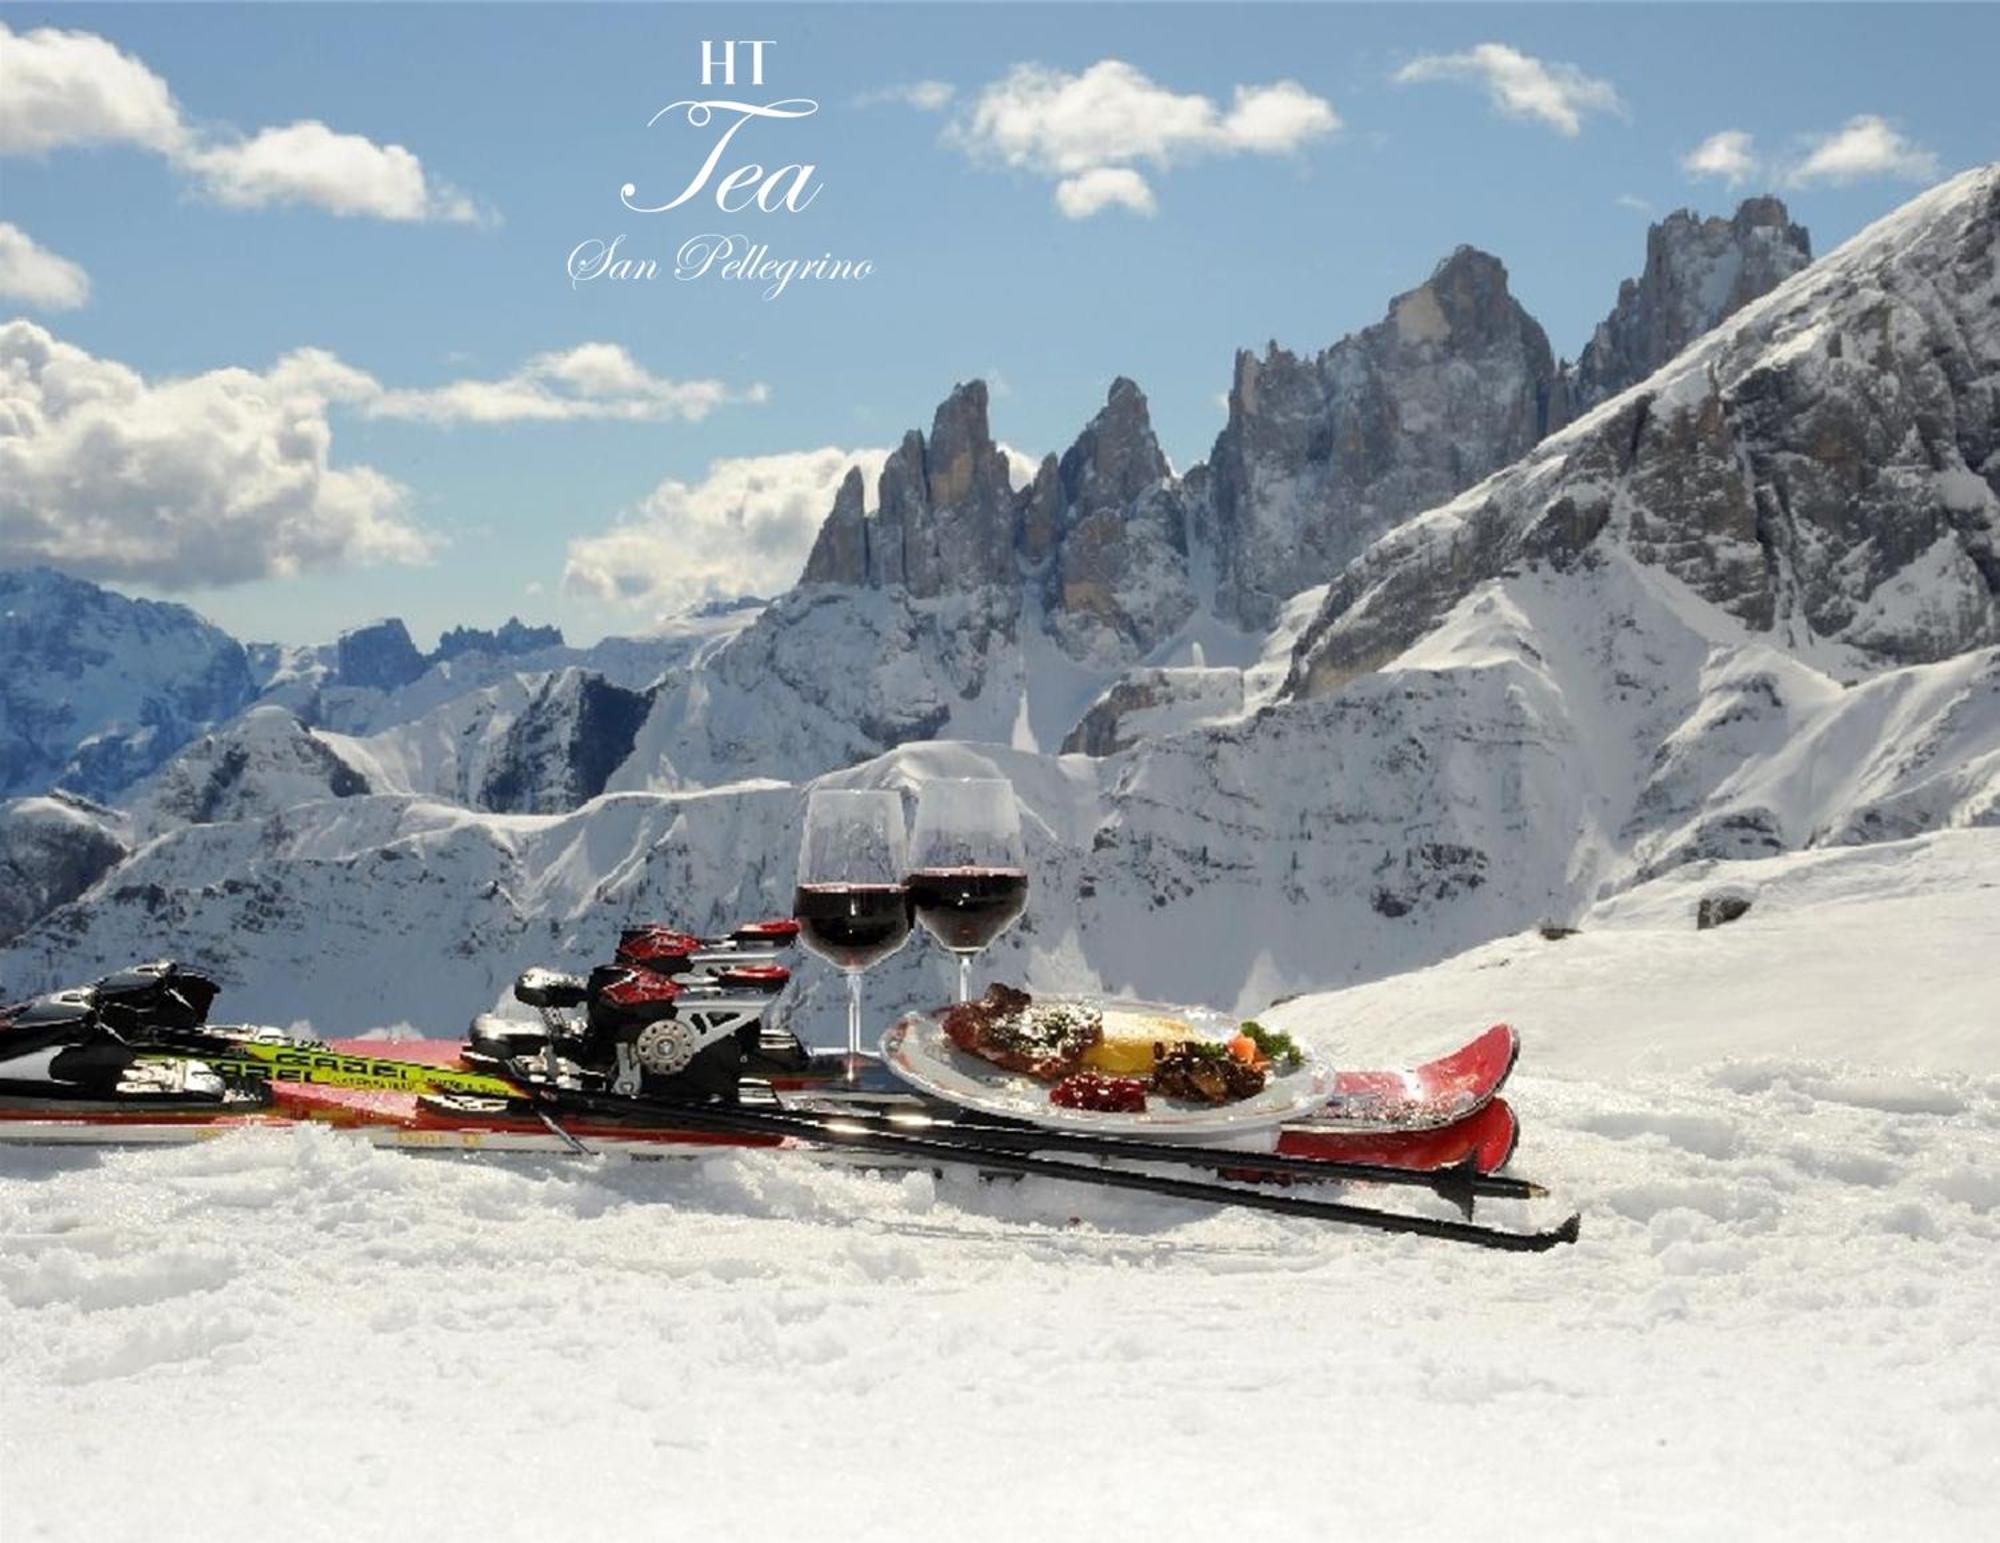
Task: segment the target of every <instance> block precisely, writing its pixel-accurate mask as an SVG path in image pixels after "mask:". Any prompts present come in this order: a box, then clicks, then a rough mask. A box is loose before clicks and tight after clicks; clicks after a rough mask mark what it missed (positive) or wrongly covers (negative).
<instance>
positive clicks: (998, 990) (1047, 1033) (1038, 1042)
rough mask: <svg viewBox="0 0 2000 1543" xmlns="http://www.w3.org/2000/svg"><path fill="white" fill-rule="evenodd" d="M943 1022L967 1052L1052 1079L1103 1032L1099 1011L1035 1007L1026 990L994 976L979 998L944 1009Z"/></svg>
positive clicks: (950, 1036)
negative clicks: (1019, 989)
mask: <svg viewBox="0 0 2000 1543" xmlns="http://www.w3.org/2000/svg"><path fill="white" fill-rule="evenodd" d="M943 1028H944V1032H945V1035H946V1037H947V1038H948V1039H950V1040H951V1042H952V1043H953V1044H954V1045H956V1046H958V1048H959V1049H961V1050H963V1051H965V1052H966V1053H967V1054H968V1055H976V1056H979V1057H981V1058H982V1059H984V1060H988V1061H991V1062H992V1063H993V1064H994V1065H995V1066H1002V1067H1005V1068H1006V1069H1007V1070H1008V1071H1011V1072H1025V1073H1026V1074H1027V1075H1028V1076H1030V1077H1038V1078H1040V1079H1041V1080H1043V1081H1044V1082H1053V1081H1055V1080H1056V1079H1058V1078H1060V1077H1066V1076H1068V1075H1069V1074H1070V1073H1071V1072H1073V1071H1075V1070H1076V1069H1077V1066H1078V1064H1079V1063H1080V1062H1081V1061H1082V1059H1083V1056H1084V1053H1085V1052H1086V1051H1088V1050H1089V1049H1090V1047H1091V1046H1092V1045H1095V1044H1096V1043H1097V1042H1098V1041H1099V1040H1101V1039H1102V1038H1103V1037H1104V1016H1103V1014H1101V1013H1099V1012H1096V1011H1094V1010H1093V1009H1090V1008H1084V1007H1076V1006H1072V1005H1070V1004H1067V1003H1060V1002H1059V1003H1053V1004H1051V1005H1049V1006H1046V1007H1037V1006H1036V1005H1035V1000H1034V998H1033V997H1031V996H1029V995H1028V993H1027V992H1025V991H1016V990H1014V989H1013V987H1011V986H1005V985H1002V984H1001V983H1000V982H998V981H995V982H994V983H993V985H992V986H991V987H989V988H988V989H987V992H986V995H985V996H983V997H981V998H980V999H979V1000H978V1001H976V1002H961V1003H959V1004H958V1005H957V1006H956V1007H953V1008H950V1009H948V1010H947V1011H946V1013H945V1015H944V1019H943Z"/></svg>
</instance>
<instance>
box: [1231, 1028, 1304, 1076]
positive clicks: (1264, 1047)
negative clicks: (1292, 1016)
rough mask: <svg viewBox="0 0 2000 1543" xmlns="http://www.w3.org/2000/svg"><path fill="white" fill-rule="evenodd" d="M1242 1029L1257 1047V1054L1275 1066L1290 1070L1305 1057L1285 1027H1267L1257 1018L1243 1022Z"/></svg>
mask: <svg viewBox="0 0 2000 1543" xmlns="http://www.w3.org/2000/svg"><path fill="white" fill-rule="evenodd" d="M1240 1029H1241V1032H1242V1033H1243V1034H1244V1035H1246V1036H1248V1038H1249V1040H1250V1042H1251V1043H1252V1044H1253V1045H1255V1046H1256V1047H1257V1054H1259V1055H1260V1056H1262V1057H1263V1058H1264V1059H1265V1060H1267V1061H1269V1062H1270V1063H1271V1064H1272V1065H1273V1066H1281V1067H1283V1068H1284V1069H1285V1070H1287V1071H1290V1070H1291V1069H1292V1068H1293V1067H1294V1066H1297V1065H1298V1064H1299V1063H1300V1062H1301V1061H1303V1060H1304V1059H1305V1055H1304V1053H1303V1052H1302V1051H1301V1050H1300V1049H1299V1047H1298V1045H1297V1044H1296V1043H1295V1042H1294V1041H1293V1039H1292V1036H1291V1035H1289V1034H1287V1033H1286V1032H1285V1031H1284V1030H1283V1029H1267V1028H1265V1027H1264V1025H1263V1024H1261V1023H1258V1022H1257V1021H1256V1020H1255V1019H1251V1020H1250V1021H1249V1022H1247V1023H1244V1024H1242V1025H1241V1026H1240Z"/></svg>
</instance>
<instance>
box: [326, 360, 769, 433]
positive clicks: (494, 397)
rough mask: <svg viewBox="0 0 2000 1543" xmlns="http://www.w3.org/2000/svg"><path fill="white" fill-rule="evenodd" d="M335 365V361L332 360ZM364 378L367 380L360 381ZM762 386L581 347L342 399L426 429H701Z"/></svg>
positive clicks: (370, 388) (762, 396)
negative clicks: (440, 381)
mask: <svg viewBox="0 0 2000 1543" xmlns="http://www.w3.org/2000/svg"><path fill="white" fill-rule="evenodd" d="M336 363H337V361H336ZM362 378H363V379H364V380H367V377H362ZM769 394H770V393H769V391H768V390H767V389H766V388H765V387H764V386H762V385H751V386H749V387H747V388H745V389H743V390H736V389H734V388H732V387H730V386H728V385H725V384H724V383H723V382H722V381H719V380H708V379H702V380H670V379H668V378H667V377H665V376H660V375H654V374H653V373H651V372H650V371H649V370H647V369H645V368H644V367H643V366H642V365H640V364H639V363H638V361H637V360H635V359H633V357H632V356H631V355H630V354H628V353H627V352H626V351H625V350H624V349H623V348H621V347H620V346H619V345H618V344H616V343H583V344H579V345H578V346H577V347H575V348H571V349H566V350H563V351H560V352H555V353H546V354H537V355H536V356H535V357H534V358H532V359H530V360H529V361H528V362H527V363H526V364H524V365H522V366H521V368H520V369H518V370H516V371H514V372H513V373H512V374H511V375H507V376H503V377H501V378H500V379H498V380H457V381H451V382H449V383H448V384H446V385H442V386H428V387H415V388H411V387H404V388H398V389H395V390H385V389H383V388H382V387H380V386H378V385H376V384H375V382H373V381H372V380H368V381H367V387H366V388H365V389H360V390H356V389H353V388H352V387H350V388H349V389H348V390H347V391H346V393H345V399H346V400H349V401H352V402H354V403H355V404H356V405H358V406H359V407H360V408H361V410H362V411H363V412H364V413H366V414H367V415H368V416H369V417H371V418H404V419H410V420H413V421H416V422H423V423H523V422H540V423H570V422H576V421H578V420H582V419H612V420H618V421H622V422H627V423H658V422H664V421H667V420H670V419H683V420H685V421H688V422H691V423H698V422H700V421H701V420H702V419H703V418H706V417H707V416H708V415H709V414H710V413H711V412H713V411H714V410H715V409H716V408H717V407H721V406H724V405H726V404H730V403H738V402H751V403H759V402H763V401H765V400H766V399H767V398H768V397H769Z"/></svg>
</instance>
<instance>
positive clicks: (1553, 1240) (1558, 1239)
mask: <svg viewBox="0 0 2000 1543" xmlns="http://www.w3.org/2000/svg"><path fill="white" fill-rule="evenodd" d="M1582 1236H1583V1213H1582V1212H1581V1211H1572V1212H1570V1213H1569V1220H1568V1221H1566V1222H1564V1223H1563V1224H1562V1225H1561V1226H1560V1227H1558V1228H1556V1229H1555V1231H1553V1232H1551V1233H1550V1234H1549V1242H1550V1244H1551V1246H1553V1245H1554V1244H1557V1243H1574V1242H1575V1241H1576V1240H1577V1239H1578V1238H1580V1237H1582Z"/></svg>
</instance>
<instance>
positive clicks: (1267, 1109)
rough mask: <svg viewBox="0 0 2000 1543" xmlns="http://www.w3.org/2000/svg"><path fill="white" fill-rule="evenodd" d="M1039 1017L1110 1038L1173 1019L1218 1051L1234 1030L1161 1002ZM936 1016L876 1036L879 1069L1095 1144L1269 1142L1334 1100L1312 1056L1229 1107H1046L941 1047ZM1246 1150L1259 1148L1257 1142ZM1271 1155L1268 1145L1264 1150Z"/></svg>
mask: <svg viewBox="0 0 2000 1543" xmlns="http://www.w3.org/2000/svg"><path fill="white" fill-rule="evenodd" d="M1035 1005H1036V1006H1038V1007H1056V1006H1068V1007H1083V1008H1092V1009H1095V1010H1096V1011H1098V1012H1101V1013H1102V1014H1103V1015H1104V1032H1105V1035H1106V1036H1107V1037H1110V1038H1115V1037H1120V1036H1123V1035H1127V1034H1129V1035H1134V1036H1136V1035H1141V1034H1146V1033H1152V1034H1153V1036H1154V1037H1155V1038H1165V1037H1166V1035H1165V1034H1163V1033H1161V1032H1160V1031H1158V1030H1155V1029H1149V1028H1147V1027H1144V1026H1142V1024H1141V1023H1140V1022H1138V1020H1140V1019H1148V1018H1150V1019H1158V1018H1171V1019H1177V1020H1178V1021H1179V1022H1181V1023H1183V1024H1185V1025H1186V1026H1187V1027H1186V1028H1185V1029H1184V1030H1180V1031H1175V1032H1176V1035H1177V1037H1179V1038H1182V1039H1205V1040H1213V1041H1215V1042H1217V1043H1221V1042H1223V1041H1226V1040H1229V1039H1232V1038H1234V1037H1235V1035H1236V1033H1237V1027H1238V1020H1237V1019H1235V1018H1232V1017H1230V1016H1229V1015H1228V1014H1227V1013H1218V1012H1215V1011H1214V1010H1212V1009H1210V1008H1206V1007H1171V1006H1168V1005H1166V1004H1165V1003H1161V1002H1131V1001H1123V1000H1108V999H1106V998H1102V997H1089V996H1038V997H1036V998H1035ZM940 1017H941V1011H940V1012H929V1013H911V1014H909V1015H908V1016H907V1017H905V1018H904V1019H902V1021H901V1022H899V1023H897V1024H896V1025H895V1027H893V1028H891V1029H890V1030H889V1032H888V1033H887V1034H884V1035H883V1036H882V1060H883V1062H884V1064H885V1065H887V1066H888V1068H889V1069H890V1070H891V1071H893V1072H894V1073H895V1074H896V1075H897V1076H898V1077H901V1078H902V1079H903V1081H905V1082H907V1083H909V1084H910V1085H911V1086H912V1087H914V1088H917V1089H919V1090H921V1091H922V1092H925V1093H928V1094H930V1095H931V1096H932V1097H933V1098H940V1099H943V1100H944V1101H945V1102H946V1103H950V1104H956V1105H958V1106H959V1107H961V1108H965V1109H972V1110H977V1111H978V1112H979V1113H981V1114H990V1115H998V1116H1000V1117H1002V1118H1004V1119H1009V1120H1026V1121H1028V1122H1030V1123H1031V1124H1035V1125H1043V1126H1047V1127H1048V1128H1049V1129H1051V1130H1072V1131H1087V1132H1090V1133H1093V1134H1095V1135H1099V1136H1133V1137H1141V1138H1144V1139H1146V1140H1149V1141H1189V1142H1206V1143H1215V1144H1220V1143H1224V1142H1227V1143H1229V1144H1231V1145H1234V1144H1235V1141H1236V1138H1239V1137H1249V1138H1257V1137H1261V1136H1269V1135H1271V1134H1273V1133H1275V1132H1276V1130H1277V1128H1278V1127H1279V1126H1280V1125H1283V1124H1284V1123H1285V1122H1286V1121H1288V1120H1297V1119H1303V1118H1304V1117H1305V1116H1306V1115H1309V1114H1311V1113H1312V1112H1313V1111H1314V1110H1315V1109H1317V1108H1319V1106H1320V1105H1321V1104H1324V1103H1325V1102H1326V1101H1327V1100H1328V1099H1330V1098H1331V1097H1332V1096H1333V1092H1334V1074H1333V1069H1332V1068H1331V1067H1329V1066H1326V1065H1325V1064H1323V1063H1322V1062H1320V1061H1319V1060H1318V1059H1316V1058H1315V1057H1314V1056H1313V1054H1312V1052H1311V1051H1305V1052H1304V1059H1303V1060H1301V1061H1300V1063H1299V1064H1298V1065H1297V1066H1295V1067H1294V1068H1292V1070H1290V1071H1288V1072H1283V1073H1279V1072H1275V1071H1274V1072H1273V1073H1272V1074H1271V1075H1270V1076H1269V1078H1268V1079H1267V1080H1266V1081H1265V1083H1264V1091H1263V1092H1261V1093H1259V1094H1257V1095H1256V1097H1254V1098H1246V1099H1242V1100H1240V1101H1239V1102H1237V1103H1233V1104H1191V1103H1185V1102H1183V1101H1182V1100H1180V1099H1175V1098H1161V1097H1159V1096H1158V1095H1156V1094H1152V1093H1149V1094H1147V1095H1146V1112H1145V1113H1144V1114H1104V1113H1099V1112H1098V1111H1096V1110H1092V1109H1065V1108H1063V1107H1062V1106H1061V1105H1060V1104H1052V1103H1050V1102H1049V1088H1050V1084H1049V1083H1046V1082H1038V1081H1036V1080H1035V1079H1034V1078H1033V1077H1028V1076H1023V1075H1022V1074H1021V1073H1019V1072H1010V1071H1008V1070H1006V1069H1005V1068H1004V1067H999V1066H995V1065H994V1064H993V1063H992V1062H991V1061H988V1060H984V1059H982V1058H981V1057H979V1056H976V1055H967V1054H966V1053H965V1052H964V1051H963V1050H960V1049H959V1048H958V1046H956V1045H954V1044H953V1043H952V1042H951V1040H950V1039H949V1038H947V1037H946V1035H945V1032H944V1026H943V1024H942V1023H941V1022H940V1021H939V1020H940ZM1246 1144H1247V1145H1256V1144H1258V1143H1256V1142H1255V1141H1254V1139H1253V1140H1252V1141H1250V1142H1248V1143H1246ZM1263 1144H1265V1145H1268V1142H1266V1143H1263Z"/></svg>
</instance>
